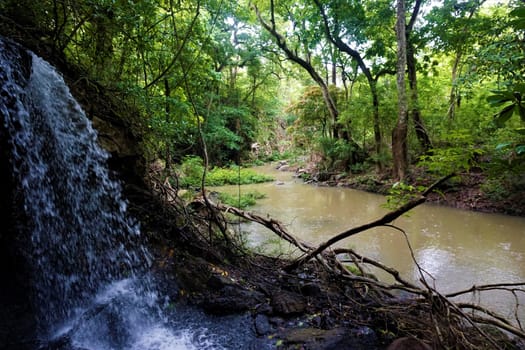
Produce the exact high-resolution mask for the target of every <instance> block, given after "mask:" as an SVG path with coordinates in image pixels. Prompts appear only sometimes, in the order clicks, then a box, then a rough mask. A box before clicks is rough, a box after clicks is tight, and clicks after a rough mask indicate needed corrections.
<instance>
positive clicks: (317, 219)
mask: <svg viewBox="0 0 525 350" xmlns="http://www.w3.org/2000/svg"><path fill="white" fill-rule="evenodd" d="M255 170H257V171H259V172H261V173H265V174H269V175H272V176H273V177H274V178H275V180H276V181H275V182H272V183H264V184H256V185H245V186H241V187H240V189H239V188H238V187H237V186H224V187H220V188H215V190H218V191H224V192H228V193H230V194H236V193H238V192H239V190H240V192H241V193H243V192H249V191H259V192H261V193H264V194H265V195H266V198H264V199H261V200H259V201H258V202H257V204H256V205H255V206H254V207H252V208H251V209H250V210H252V211H253V212H256V213H258V214H261V215H265V216H266V215H269V216H270V217H272V218H274V219H277V220H280V221H281V222H283V223H285V224H286V225H287V228H288V231H289V232H290V233H292V234H294V235H295V236H297V237H299V238H301V239H303V240H305V241H308V242H311V243H314V244H317V243H320V242H322V241H325V240H327V239H328V238H330V237H332V236H334V235H335V234H337V233H340V232H342V231H344V230H346V229H348V228H351V227H354V226H358V225H360V224H364V223H367V222H370V221H372V220H373V219H376V218H379V217H381V216H382V215H384V214H385V213H386V212H387V209H385V208H383V207H382V206H381V205H382V204H383V203H385V197H383V196H380V195H376V194H372V193H368V192H363V191H358V190H353V189H348V188H334V187H318V186H314V185H308V184H304V183H303V182H302V181H301V180H300V179H296V178H294V177H293V176H292V174H291V173H289V172H280V171H277V170H274V169H273V168H272V167H271V166H263V167H257V168H256V169H255ZM394 224H395V225H396V226H398V227H400V228H402V229H403V230H404V231H405V232H406V233H407V236H408V238H409V241H410V245H411V246H412V248H413V251H414V256H415V258H416V260H417V262H418V263H419V265H420V266H421V267H422V268H423V269H425V270H426V271H427V272H428V273H429V274H430V275H431V276H432V277H430V276H427V281H429V282H430V283H431V284H434V285H435V286H436V288H437V289H438V290H439V291H440V292H443V293H448V292H453V291H454V292H455V291H460V290H464V289H467V288H470V287H472V286H473V285H477V286H479V285H483V284H493V283H503V282H505V283H519V282H525V218H520V217H512V216H505V215H497V214H485V213H477V212H470V211H464V210H458V209H453V208H447V207H442V206H437V205H431V204H423V205H421V206H419V207H417V208H415V209H413V210H412V211H411V212H410V213H409V214H408V215H405V216H403V217H401V218H399V219H397V220H395V222H394ZM241 230H242V231H243V232H246V233H247V240H248V244H249V245H250V246H252V247H253V248H255V249H260V250H263V251H266V252H273V253H283V252H286V253H290V250H289V249H290V247H289V245H287V244H283V243H278V242H277V240H276V239H275V237H276V236H275V234H273V233H271V232H270V231H269V230H267V229H265V228H264V227H262V226H260V225H258V224H254V223H249V224H243V225H242V226H241ZM337 246H339V247H347V248H353V249H355V250H356V252H358V253H360V254H362V255H365V256H367V257H370V258H373V259H376V260H378V261H380V262H382V263H384V264H386V265H388V266H391V267H393V268H395V269H397V270H398V271H399V272H400V273H401V275H402V276H403V277H404V278H405V279H407V280H410V281H412V282H415V283H418V282H417V281H418V280H419V278H420V275H419V272H418V269H417V267H416V264H415V263H414V261H413V260H412V257H411V254H410V250H409V247H408V244H407V242H406V240H405V238H404V236H403V234H402V233H401V232H399V231H397V230H394V229H392V228H386V227H381V228H376V229H372V230H369V231H366V232H362V233H359V234H357V235H355V236H352V237H350V238H347V239H346V240H343V241H341V242H339V243H338V244H337ZM371 272H376V271H371ZM379 277H380V278H383V279H384V278H387V276H386V275H384V274H380V275H379ZM524 294H525V293H518V297H519V299H520V303H521V305H522V306H520V307H519V309H518V310H517V313H518V315H519V318H520V319H521V320H525V307H524V306H523V305H524V304H525V295H524ZM463 301H472V302H480V303H481V304H483V305H486V306H490V307H491V308H492V309H495V310H497V311H498V312H500V313H502V314H503V315H504V316H505V317H512V316H513V315H515V314H516V309H515V307H514V305H515V303H514V299H513V297H512V295H511V294H510V293H507V292H505V293H502V292H483V293H481V295H479V294H477V295H475V296H468V297H466V296H464V297H463Z"/></svg>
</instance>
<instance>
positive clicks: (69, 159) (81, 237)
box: [0, 38, 242, 350]
mask: <svg viewBox="0 0 525 350" xmlns="http://www.w3.org/2000/svg"><path fill="white" fill-rule="evenodd" d="M27 67H31V68H30V71H28V68H27ZM0 82H1V83H2V85H1V91H0V93H1V99H0V116H2V117H3V123H4V125H3V127H4V128H5V130H7V134H8V135H7V137H8V139H9V140H8V146H9V148H10V151H11V157H10V158H11V166H12V171H13V177H14V178H15V181H14V182H15V183H16V189H15V191H14V193H15V196H17V198H19V200H20V202H21V206H22V207H23V214H22V215H23V217H24V218H25V221H26V222H25V223H24V225H23V229H21V230H22V231H26V232H28V234H27V236H28V241H29V242H28V244H27V245H26V247H25V249H26V251H25V252H24V253H25V256H27V260H28V261H29V262H30V266H31V270H32V277H31V278H32V280H31V285H32V286H33V287H34V304H35V306H36V307H35V309H36V310H37V323H38V327H39V331H40V333H41V337H42V338H43V339H44V340H43V342H44V343H45V342H47V343H48V344H49V342H55V344H54V345H53V346H49V345H44V346H43V347H42V348H54V349H57V348H60V349H76V348H78V349H80V348H81V349H93V350H94V349H97V350H98V349H101V350H104V349H108V350H109V349H137V350H138V349H141V350H142V349H158V350H162V349H166V350H167V349H192V348H200V349H220V348H222V346H220V345H217V344H216V343H217V342H216V341H212V340H211V339H212V338H214V335H213V333H215V332H213V331H211V329H212V328H213V327H215V326H214V325H213V323H209V324H208V326H206V327H203V326H202V325H203V324H206V322H208V321H206V318H203V317H200V318H199V317H195V315H196V314H195V312H193V313H190V315H191V316H188V313H187V312H186V313H185V312H182V311H180V312H178V314H179V315H178V316H176V315H175V316H174V315H173V313H172V314H171V316H170V317H167V316H166V313H165V312H164V313H162V312H161V308H162V304H163V303H164V301H161V300H159V297H158V295H157V293H155V292H154V288H153V287H152V284H151V278H150V277H148V274H147V272H146V271H141V269H142V270H144V269H145V267H147V266H148V264H149V263H150V261H149V260H150V259H149V254H148V252H147V250H146V249H145V248H144V247H143V246H142V245H141V244H140V231H139V227H138V225H137V224H136V223H134V222H133V221H132V220H131V219H129V217H128V215H127V214H126V202H125V201H124V200H123V198H122V196H121V187H120V185H119V183H118V182H117V181H115V180H114V179H112V176H111V174H110V172H109V171H108V169H107V167H106V161H107V159H108V154H107V153H106V152H105V151H103V150H102V149H101V148H100V147H99V146H98V145H97V135H96V132H95V131H94V130H93V128H92V126H91V123H90V121H89V120H88V119H87V118H86V116H85V114H84V112H83V111H82V109H81V108H80V106H79V105H78V103H77V102H76V101H75V99H74V98H73V97H72V95H71V94H70V92H69V90H68V88H67V86H66V85H65V83H64V81H63V79H62V77H61V76H60V75H59V74H58V73H57V72H56V71H55V69H54V68H53V67H52V66H50V65H49V64H48V63H47V62H45V61H44V60H42V59H41V58H39V57H37V56H36V55H34V54H33V53H31V52H28V51H25V50H24V49H22V48H20V47H18V46H17V45H15V44H13V43H11V42H6V41H4V40H2V39H1V38H0ZM195 322H197V323H198V324H196V323H195ZM220 327H223V328H222V329H219V330H217V331H216V333H219V334H220V333H222V334H223V335H227V334H228V332H232V339H233V337H235V336H237V335H238V334H236V333H237V331H236V330H235V329H227V328H228V326H227V325H221V326H220ZM220 327H219V328H220ZM190 328H191V330H190ZM238 338H239V339H241V340H242V337H238ZM57 339H58V341H57ZM239 341H240V340H239ZM64 342H66V343H67V344H66V345H61V346H59V345H60V344H62V343H64ZM237 346H239V344H236V347H237Z"/></svg>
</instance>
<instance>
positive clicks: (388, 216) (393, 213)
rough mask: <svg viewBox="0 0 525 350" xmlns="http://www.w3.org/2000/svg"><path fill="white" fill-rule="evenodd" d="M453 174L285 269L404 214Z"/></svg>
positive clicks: (288, 269)
mask: <svg viewBox="0 0 525 350" xmlns="http://www.w3.org/2000/svg"><path fill="white" fill-rule="evenodd" d="M454 175H455V174H449V175H447V176H445V177H442V178H441V179H439V180H438V181H436V182H434V183H433V184H432V185H431V186H429V187H428V188H427V189H426V190H425V191H424V192H423V193H422V194H421V195H420V196H419V197H417V198H415V199H413V200H411V201H409V202H408V203H405V204H404V205H402V206H401V207H399V208H398V209H396V210H393V211H391V212H389V213H387V214H385V215H384V216H383V217H381V218H379V219H377V220H374V221H372V222H369V223H367V224H364V225H361V226H357V227H354V228H351V229H349V230H346V231H344V232H341V233H340V234H338V235H335V236H333V237H332V238H330V239H329V240H327V241H326V242H323V243H321V244H320V245H319V246H318V247H317V248H316V249H314V250H313V251H311V252H309V253H308V254H307V255H305V256H303V257H301V258H299V259H296V260H295V261H294V262H293V263H292V264H290V265H288V266H287V267H286V270H287V271H291V270H294V269H296V268H298V267H299V266H301V265H302V264H304V263H305V262H307V261H308V260H310V259H312V258H313V257H315V256H317V255H318V254H320V253H322V252H323V251H324V250H325V249H327V248H328V247H330V246H331V245H333V244H335V243H337V242H339V241H341V240H343V239H345V238H348V237H350V236H353V235H355V234H358V233H360V232H363V231H366V230H369V229H371V228H374V227H378V226H384V225H386V224H388V223H390V222H392V221H394V220H395V219H397V218H398V217H400V216H401V215H403V214H405V213H406V212H408V211H409V210H411V209H413V208H415V207H417V206H418V205H420V204H422V203H424V202H425V201H426V199H427V195H428V194H429V193H430V192H432V191H433V190H434V189H435V188H436V187H438V186H439V185H441V184H442V183H443V182H445V181H446V180H448V179H450V178H451V177H453V176H454Z"/></svg>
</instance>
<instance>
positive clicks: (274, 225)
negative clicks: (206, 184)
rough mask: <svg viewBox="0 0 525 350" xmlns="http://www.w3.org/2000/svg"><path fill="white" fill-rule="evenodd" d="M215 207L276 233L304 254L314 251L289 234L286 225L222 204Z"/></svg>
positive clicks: (311, 247) (310, 246)
mask: <svg viewBox="0 0 525 350" xmlns="http://www.w3.org/2000/svg"><path fill="white" fill-rule="evenodd" d="M213 206H214V207H215V208H217V209H218V210H220V211H222V212H224V213H232V214H234V215H237V216H239V217H242V218H244V219H246V220H250V221H253V222H256V223H258V224H260V225H262V226H264V227H266V228H268V229H269V230H271V231H272V232H274V233H276V234H277V235H278V236H279V237H281V238H282V239H284V240H285V241H287V242H289V243H291V244H293V245H294V246H296V247H297V248H299V249H300V250H301V251H302V252H304V253H306V252H309V251H311V250H312V249H313V246H312V245H310V244H309V243H307V242H304V241H301V240H299V239H298V238H296V237H294V236H292V235H291V234H289V233H288V232H287V231H286V229H285V228H284V225H283V224H282V223H281V222H280V221H278V220H275V219H271V218H268V219H267V218H264V217H262V216H260V215H257V214H254V213H251V212H248V211H244V210H241V209H238V208H235V207H231V206H227V205H224V204H220V203H213Z"/></svg>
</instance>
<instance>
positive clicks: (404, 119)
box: [392, 0, 408, 181]
mask: <svg viewBox="0 0 525 350" xmlns="http://www.w3.org/2000/svg"><path fill="white" fill-rule="evenodd" d="M396 7H397V21H396V38H397V103H398V119H397V125H396V127H395V128H394V130H393V132H392V157H393V160H394V167H393V176H394V178H395V179H397V180H398V181H402V180H403V179H404V178H405V177H406V172H407V169H408V147H407V131H408V105H407V97H406V84H405V68H406V60H407V59H406V24H405V23H406V19H405V0H397V6H396Z"/></svg>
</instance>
